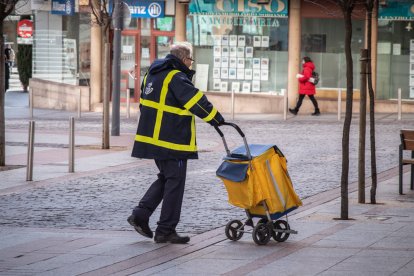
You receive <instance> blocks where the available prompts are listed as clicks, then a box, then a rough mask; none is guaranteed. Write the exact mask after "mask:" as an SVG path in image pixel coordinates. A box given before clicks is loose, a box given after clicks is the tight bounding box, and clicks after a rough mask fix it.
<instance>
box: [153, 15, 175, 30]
mask: <svg viewBox="0 0 414 276" xmlns="http://www.w3.org/2000/svg"><path fill="white" fill-rule="evenodd" d="M174 25H175V22H174V18H173V17H163V18H155V19H154V30H158V31H167V32H172V31H174Z"/></svg>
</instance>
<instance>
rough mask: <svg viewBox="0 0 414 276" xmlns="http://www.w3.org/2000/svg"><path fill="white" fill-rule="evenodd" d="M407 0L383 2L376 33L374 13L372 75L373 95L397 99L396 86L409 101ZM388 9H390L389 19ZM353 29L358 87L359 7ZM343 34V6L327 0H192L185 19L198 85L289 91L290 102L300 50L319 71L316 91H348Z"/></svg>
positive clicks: (362, 36) (362, 38)
mask: <svg viewBox="0 0 414 276" xmlns="http://www.w3.org/2000/svg"><path fill="white" fill-rule="evenodd" d="M411 2H412V1H406V2H405V1H394V0H388V1H387V3H386V4H387V5H383V6H380V7H379V21H378V26H379V27H378V33H377V29H376V26H377V24H376V22H375V20H376V17H375V16H374V22H373V32H374V33H375V35H374V36H373V38H374V41H373V43H374V44H373V45H374V47H378V57H377V56H376V53H377V51H376V50H377V49H376V48H374V49H373V51H372V53H373V55H372V60H373V65H374V66H375V65H376V64H378V66H377V70H375V69H374V73H373V75H374V80H376V81H377V83H376V87H377V91H376V92H377V94H376V96H377V99H380V100H390V99H395V98H396V95H397V94H396V93H397V90H398V88H401V90H402V91H403V93H402V98H403V99H406V100H409V99H414V94H413V93H414V91H413V92H411V94H410V89H414V88H411V85H414V76H411V74H412V71H411V72H410V66H411V63H410V62H413V60H414V57H413V55H414V52H412V49H411V50H410V43H411V41H412V40H413V39H414V31H411V30H410V28H409V26H411V21H412V20H413V17H412V16H413V11H414V4H413V3H411ZM321 7H323V8H321ZM387 14H392V15H391V16H388V18H387V17H386V15H387ZM297 15H299V16H300V18H297ZM383 26H385V27H383ZM413 27H414V22H413ZM352 28H353V29H352V45H351V47H352V58H353V61H354V64H353V80H354V89H355V90H356V92H358V91H359V88H360V65H359V53H360V49H362V48H364V47H365V45H366V28H367V26H366V13H365V9H364V7H357V8H356V9H355V10H354V12H353V21H352ZM344 33H345V30H344V20H343V15H342V12H341V10H340V9H339V8H338V6H336V5H333V4H331V3H330V2H329V1H319V4H318V5H317V4H315V3H313V2H308V1H300V0H290V1H288V0H283V1H281V0H279V1H270V3H269V4H268V5H257V4H256V3H255V1H249V0H238V1H237V0H236V1H210V0H192V1H191V3H190V5H189V15H188V20H187V37H188V39H189V40H190V41H191V42H193V44H194V52H195V59H196V64H195V67H196V69H197V71H198V72H200V71H201V72H202V73H201V76H202V78H199V79H197V80H196V85H198V87H200V88H201V89H203V90H206V91H214V92H217V93H229V92H231V91H234V92H235V93H246V94H250V95H252V97H260V96H261V95H276V96H277V95H281V94H282V89H287V91H288V95H289V99H290V100H289V102H294V101H295V98H296V95H297V84H296V83H297V80H296V79H295V78H294V75H296V73H297V72H299V71H300V70H301V68H300V67H301V66H300V59H301V58H302V57H304V56H309V57H311V59H312V60H313V61H314V63H315V65H316V70H317V71H318V73H319V75H320V77H321V80H320V83H319V84H318V87H317V89H318V92H319V95H323V96H322V97H328V98H333V97H335V98H336V97H337V91H338V90H339V89H342V91H344V90H345V87H346V64H345V54H344V47H345V45H344ZM377 39H378V44H377V43H376V40H377ZM391 50H395V51H394V52H392V51H391ZM410 54H411V55H410ZM292 57H293V58H292ZM413 66H414V65H413ZM411 70H414V67H413V69H411ZM197 75H199V74H197ZM410 80H411V84H410ZM374 85H375V84H374ZM325 91H326V92H327V93H323V92H325ZM411 91H412V90H411ZM356 95H358V93H356ZM356 98H358V97H356Z"/></svg>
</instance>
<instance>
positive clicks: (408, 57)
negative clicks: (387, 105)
mask: <svg viewBox="0 0 414 276" xmlns="http://www.w3.org/2000/svg"><path fill="white" fill-rule="evenodd" d="M377 53H378V54H377V61H378V63H377V64H378V66H377V76H378V78H377V87H378V89H377V99H393V98H394V99H395V98H397V91H398V89H401V95H402V98H403V99H411V100H414V2H413V1H408V0H407V1H396V0H394V1H391V0H389V1H388V2H386V6H380V7H379V13H378V44H377Z"/></svg>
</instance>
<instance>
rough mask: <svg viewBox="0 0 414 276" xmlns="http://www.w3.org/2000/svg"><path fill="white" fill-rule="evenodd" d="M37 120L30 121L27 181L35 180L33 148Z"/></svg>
mask: <svg viewBox="0 0 414 276" xmlns="http://www.w3.org/2000/svg"><path fill="white" fill-rule="evenodd" d="M34 134H35V122H34V121H29V140H28V143H27V167H26V181H32V180H33V148H34Z"/></svg>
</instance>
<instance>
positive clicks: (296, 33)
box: [287, 0, 301, 107]
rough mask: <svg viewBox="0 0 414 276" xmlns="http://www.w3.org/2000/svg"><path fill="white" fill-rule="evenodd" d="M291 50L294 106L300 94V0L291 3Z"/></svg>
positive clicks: (290, 87)
mask: <svg viewBox="0 0 414 276" xmlns="http://www.w3.org/2000/svg"><path fill="white" fill-rule="evenodd" d="M288 36H289V37H288V39H289V50H288V57H289V62H288V87H287V91H288V105H289V106H290V107H294V106H295V104H296V98H297V95H298V88H299V84H298V80H297V79H296V74H297V73H299V72H300V40H301V13H300V0H291V1H290V3H289V33H288Z"/></svg>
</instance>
